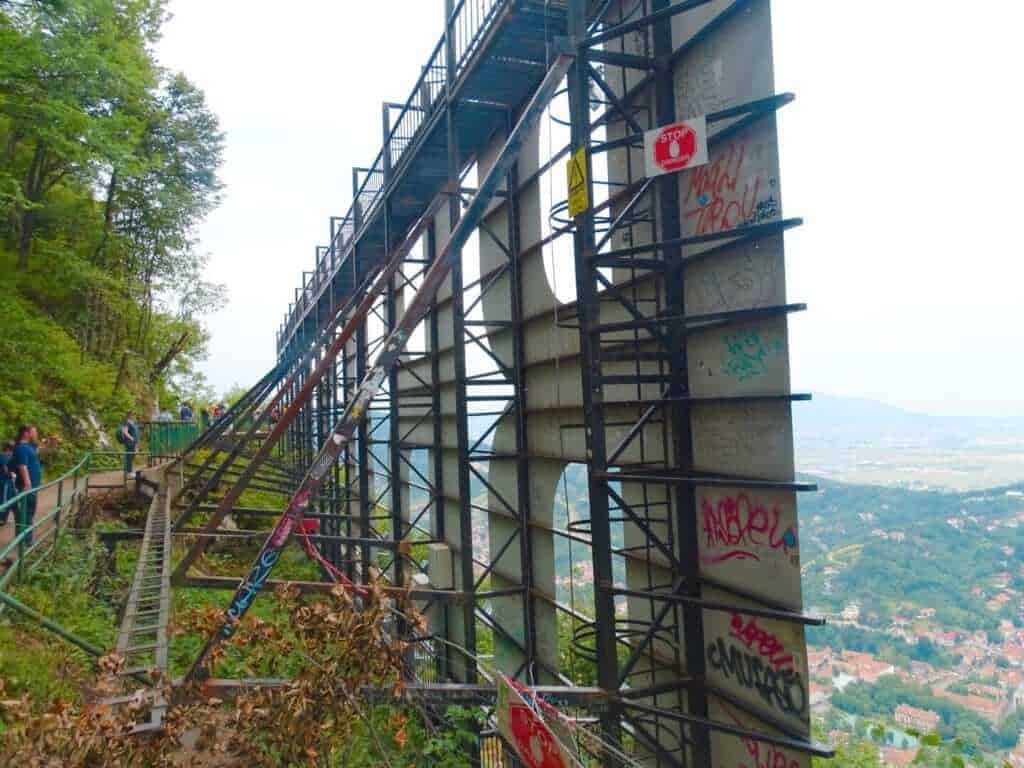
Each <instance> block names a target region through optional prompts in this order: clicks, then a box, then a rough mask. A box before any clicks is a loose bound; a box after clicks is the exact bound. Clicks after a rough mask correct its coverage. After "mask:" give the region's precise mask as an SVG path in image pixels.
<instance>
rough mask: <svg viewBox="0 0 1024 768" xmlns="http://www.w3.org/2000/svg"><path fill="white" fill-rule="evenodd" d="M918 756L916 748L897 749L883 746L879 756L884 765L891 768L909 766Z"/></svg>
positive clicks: (905, 767)
mask: <svg viewBox="0 0 1024 768" xmlns="http://www.w3.org/2000/svg"><path fill="white" fill-rule="evenodd" d="M916 756H917V750H916V749H896V748H895V747H882V748H881V749H880V750H879V757H880V758H881V761H882V765H887V766H890V768H907V767H908V766H909V765H910V764H911V763H913V762H914V758H915V757H916Z"/></svg>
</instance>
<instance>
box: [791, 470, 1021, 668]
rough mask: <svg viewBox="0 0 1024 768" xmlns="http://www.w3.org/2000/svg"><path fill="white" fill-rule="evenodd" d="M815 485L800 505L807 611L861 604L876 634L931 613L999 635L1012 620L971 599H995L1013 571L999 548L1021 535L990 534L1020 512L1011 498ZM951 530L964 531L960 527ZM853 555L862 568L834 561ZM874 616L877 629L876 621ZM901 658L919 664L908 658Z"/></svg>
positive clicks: (1014, 531) (945, 622)
mask: <svg viewBox="0 0 1024 768" xmlns="http://www.w3.org/2000/svg"><path fill="white" fill-rule="evenodd" d="M818 484H819V486H820V487H821V490H820V491H819V493H817V494H808V495H807V497H806V498H802V499H801V504H800V514H801V530H800V538H801V542H802V549H803V552H802V557H803V558H804V561H805V566H806V572H805V575H804V596H805V601H806V602H807V603H808V604H810V605H817V606H821V607H823V608H825V609H826V610H829V611H834V612H838V611H839V610H841V608H842V607H843V605H844V603H845V602H847V601H849V600H852V599H856V600H858V601H860V603H861V619H860V620H861V622H863V623H865V624H869V625H871V624H873V625H875V626H876V627H881V626H884V625H885V624H887V622H888V620H889V619H890V618H891V617H892V616H893V615H895V614H899V613H902V614H903V615H908V614H909V615H910V616H913V615H915V613H916V611H917V610H918V609H920V608H925V607H929V608H934V609H935V611H936V615H935V623H936V624H937V625H939V626H944V627H955V628H958V629H964V630H972V631H973V630H978V629H982V630H995V629H996V628H997V626H998V624H999V620H1000V619H1001V618H1004V616H1005V614H1006V613H1007V612H1008V611H1010V610H1012V609H1010V608H1007V609H1006V611H1004V612H1003V613H993V612H992V611H990V610H988V609H987V608H986V607H985V604H984V603H985V599H984V597H982V598H979V597H978V596H977V595H974V594H972V589H971V588H972V587H974V586H979V587H981V588H982V589H983V591H985V590H987V596H991V592H992V590H991V588H990V586H989V585H990V584H991V582H992V578H993V577H994V576H995V574H997V573H999V572H1001V571H1014V570H1015V569H1014V568H1012V567H1011V564H1012V562H1013V559H1012V556H1011V557H1008V556H1007V555H1006V553H1005V552H1004V551H1003V547H1005V546H1010V547H1016V546H1018V545H1019V544H1020V542H1021V529H1019V528H1011V527H1006V526H999V527H994V528H993V530H991V531H990V530H988V528H989V526H990V525H992V524H993V523H996V522H1001V521H1005V520H1008V519H1009V518H1011V517H1012V516H1014V515H1016V514H1017V513H1019V512H1020V502H1019V500H1018V499H1015V498H1013V497H1008V496H1006V495H1005V493H1004V491H1005V489H993V490H992V491H987V492H984V493H981V492H972V493H945V492H934V491H910V490H906V489H902V488H883V487H875V486H862V485H847V484H843V483H835V482H832V481H828V480H821V479H819V480H818ZM948 520H956V521H958V526H959V527H954V526H952V525H950V524H949V523H948V522H947V521H948ZM875 531H881V532H882V533H886V534H889V533H895V532H899V533H902V534H903V540H902V541H893V540H892V539H889V540H886V539H883V538H881V537H880V536H877V535H875V533H874V532H875ZM854 547H856V548H857V551H858V556H857V557H856V559H846V558H844V557H842V556H840V557H838V558H836V551H837V550H840V549H842V550H843V551H847V552H848V551H852V550H853V548H854ZM1021 549H1022V551H1024V546H1022V547H1021ZM1016 562H1020V561H1019V560H1017V561H1016ZM829 567H832V568H837V569H838V570H839V573H838V575H832V576H826V575H825V570H826V569H827V568H829ZM826 584H828V587H826ZM871 613H875V614H877V615H878V619H874V620H873V619H870V618H869V617H868V614H871ZM814 642H818V641H814ZM902 653H903V654H904V655H906V656H908V657H910V658H916V656H915V655H914V653H913V652H908V649H906V648H904V649H903V651H902Z"/></svg>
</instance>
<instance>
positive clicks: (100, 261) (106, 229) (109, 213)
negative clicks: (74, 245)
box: [93, 168, 117, 267]
mask: <svg viewBox="0 0 1024 768" xmlns="http://www.w3.org/2000/svg"><path fill="white" fill-rule="evenodd" d="M116 192H117V168H114V169H113V170H112V171H111V172H110V183H109V184H107V202H106V204H105V205H104V206H103V234H102V235H101V236H100V242H99V243H98V244H97V246H96V254H95V256H94V257H93V261H94V262H95V264H96V266H98V267H104V266H106V261H107V259H106V249H107V242H108V241H109V240H110V228H111V225H112V224H113V223H114V195H115V194H116Z"/></svg>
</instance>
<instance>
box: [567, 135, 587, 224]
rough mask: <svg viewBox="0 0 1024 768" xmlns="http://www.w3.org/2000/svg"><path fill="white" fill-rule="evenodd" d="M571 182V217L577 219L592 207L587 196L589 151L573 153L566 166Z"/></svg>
mask: <svg viewBox="0 0 1024 768" xmlns="http://www.w3.org/2000/svg"><path fill="white" fill-rule="evenodd" d="M565 170H566V177H567V178H568V180H569V217H570V218H576V217H577V216H579V215H580V214H581V213H583V212H584V211H585V210H587V208H589V207H590V197H589V196H588V195H587V149H586V147H580V148H579V149H577V150H576V151H575V152H573V153H572V157H570V158H569V164H568V165H567V166H566V169H565Z"/></svg>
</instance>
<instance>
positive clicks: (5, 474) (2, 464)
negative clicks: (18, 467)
mask: <svg viewBox="0 0 1024 768" xmlns="http://www.w3.org/2000/svg"><path fill="white" fill-rule="evenodd" d="M12 456H14V441H13V440H8V441H7V442H6V443H4V446H3V449H0V507H2V508H3V510H2V511H0V525H7V518H8V517H9V515H10V512H11V509H12V507H4V504H6V503H7V502H8V501H10V500H11V499H13V498H14V497H15V496H16V495H17V494H18V491H17V490H16V489H15V487H14V474H13V473H12V472H11V469H10V466H9V465H10V463H11V457H12Z"/></svg>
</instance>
